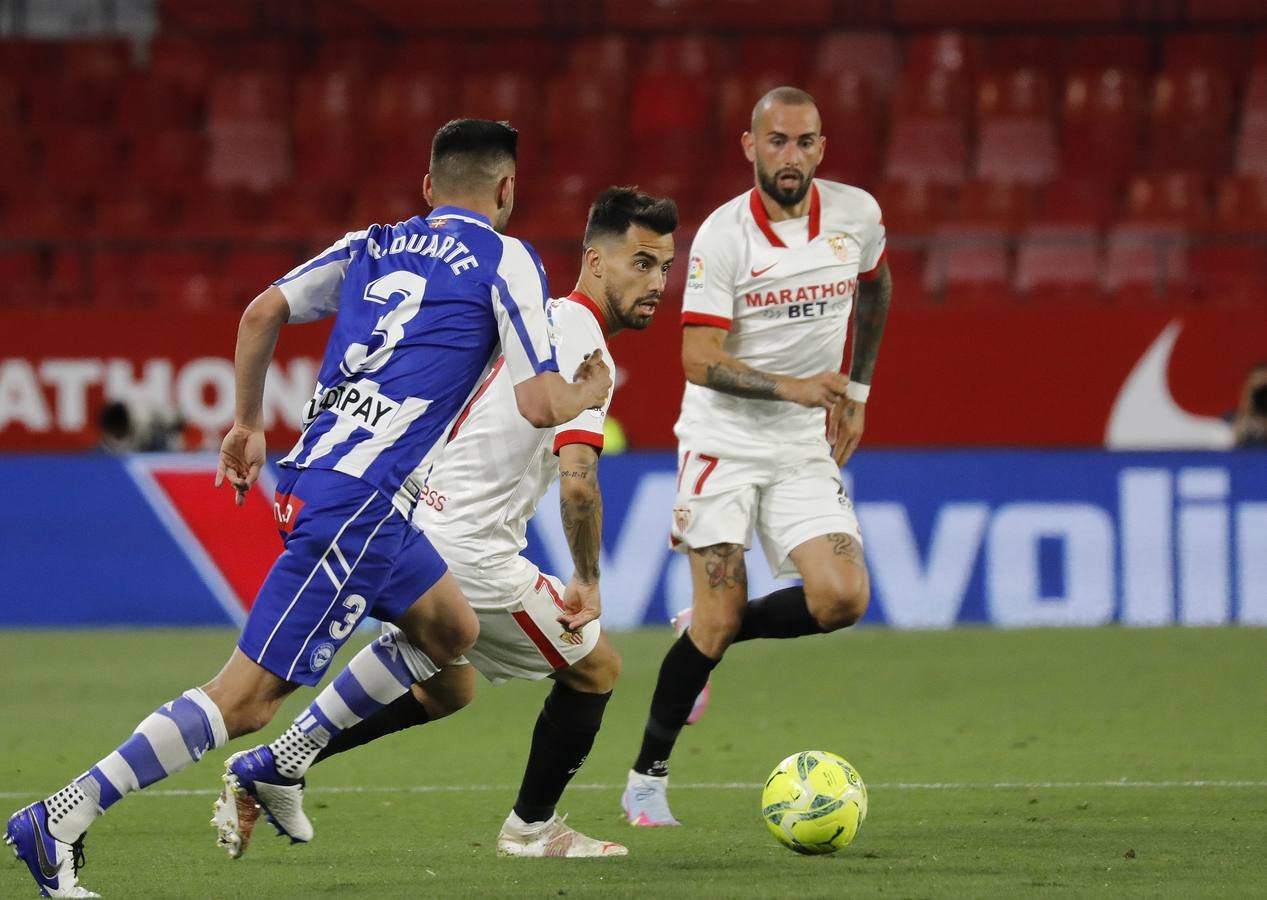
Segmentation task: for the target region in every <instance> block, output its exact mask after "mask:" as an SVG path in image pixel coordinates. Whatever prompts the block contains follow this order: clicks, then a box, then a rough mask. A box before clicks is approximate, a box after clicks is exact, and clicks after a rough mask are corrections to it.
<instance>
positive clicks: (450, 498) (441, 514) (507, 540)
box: [414, 292, 615, 605]
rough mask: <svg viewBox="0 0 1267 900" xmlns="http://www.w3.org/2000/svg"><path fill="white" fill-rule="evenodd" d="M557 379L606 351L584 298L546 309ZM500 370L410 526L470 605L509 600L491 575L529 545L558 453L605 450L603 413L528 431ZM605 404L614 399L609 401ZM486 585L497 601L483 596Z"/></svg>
mask: <svg viewBox="0 0 1267 900" xmlns="http://www.w3.org/2000/svg"><path fill="white" fill-rule="evenodd" d="M546 312H547V315H548V317H549V322H550V340H551V343H552V344H553V347H554V352H555V355H556V359H557V360H558V363H559V372H560V373H561V374H562V375H563V377H564V378H568V379H570V378H571V377H572V375H573V373H574V372H575V371H576V368H577V366H579V365H580V364H581V360H582V359H583V358H584V356H585V354H587V353H591V352H593V351H594V350H601V351H603V356H604V358H605V359H606V360H607V364H608V366H610V367H611V368H612V369H613V371H614V369H615V364H614V363H613V362H612V360H611V359H610V357H609V355H608V352H607V343H606V340H605V337H604V333H603V330H604V329H603V319H602V313H601V312H600V311H599V309H598V307H597V306H595V305H594V302H593V301H592V300H590V298H589V297H586V296H585V295H584V294H581V293H577V292H573V293H572V294H570V295H569V296H568V297H565V298H563V299H559V300H551V301H550V302H549V303H548V304H547V306H546ZM504 370H505V367H504V366H502V365H500V364H498V365H496V366H494V368H493V371H492V373H491V374H490V375H489V376H488V378H487V379H486V380H485V381H484V383H483V385H481V386H480V388H479V390H478V391H477V392H476V394H475V396H474V397H473V398H472V399H471V402H470V404H469V405H468V406H467V407H466V409H465V410H463V411H462V414H461V415H460V416H459V417H458V420H457V422H456V423H455V424H454V426H453V431H452V432H451V433H450V437H449V443H448V444H447V445H446V446H445V448H444V451H443V452H442V453H441V454H440V458H439V459H438V460H437V461H436V463H435V465H434V466H432V468H431V473H430V475H429V476H428V478H427V486H426V489H425V491H424V493H423V497H422V500H421V502H419V504H418V506H417V508H416V509H415V511H414V523H415V524H416V525H417V526H418V527H419V528H421V529H422V531H423V533H425V534H426V535H427V537H428V538H429V539H430V540H431V543H432V544H434V545H435V548H436V550H438V551H439V552H440V555H441V556H442V557H444V560H445V562H447V563H448V564H449V566H450V568H452V569H453V571H454V575H455V576H456V577H457V578H458V579H459V582H460V583H461V584H462V589H463V592H464V593H466V594H467V595H468V596H467V599H468V600H469V601H471V603H472V604H475V605H480V604H481V603H494V602H496V601H499V600H504V599H505V598H504V597H503V596H501V595H500V592H498V591H497V585H496V584H493V583H492V581H493V579H491V578H481V574H491V573H494V572H496V571H497V570H498V569H500V568H503V567H505V566H506V565H508V564H511V563H513V562H514V558H515V557H517V556H518V555H519V553H520V551H522V550H523V548H524V547H525V546H526V544H527V532H528V520H529V519H530V518H531V517H532V514H533V513H534V512H535V511H536V508H537V504H538V503H539V502H540V501H541V497H542V495H544V494H545V492H546V489H547V488H548V487H549V486H550V482H551V481H553V480H554V478H555V477H556V476H557V475H558V474H559V464H558V460H557V458H556V454H557V453H558V452H559V449H560V448H561V447H563V446H565V445H567V444H577V443H580V444H589V445H590V446H592V447H595V448H597V449H598V450H602V449H603V422H604V420H605V419H606V417H607V406H606V405H604V406H603V408H602V409H601V410H597V409H587V410H585V411H584V412H582V413H581V414H580V415H579V416H577V417H576V418H575V419H573V420H572V421H571V422H567V423H565V424H563V425H560V426H558V427H557V428H534V427H533V426H532V425H531V424H529V423H528V421H527V420H526V419H525V418H524V417H523V416H521V415H520V414H519V408H518V406H517V405H516V404H515V392H514V387H513V385H512V384H511V380H510V379H509V378H508V377H506V373H505V371H504ZM607 402H608V403H610V402H611V397H610V396H609V397H608V401H607ZM485 583H487V585H488V587H489V588H490V590H491V591H493V592H494V593H496V594H497V595H496V596H488V597H483V596H480V595H479V589H480V586H481V584H485Z"/></svg>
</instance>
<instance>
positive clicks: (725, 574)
mask: <svg viewBox="0 0 1267 900" xmlns="http://www.w3.org/2000/svg"><path fill="white" fill-rule="evenodd" d="M691 554H692V555H693V556H696V557H699V558H700V559H702V560H703V561H704V572H705V573H706V574H707V576H708V586H709V587H710V588H712V589H713V590H715V591H717V590H726V589H729V588H738V589H739V590H741V591H742V592H743V593H744V594H745V595H746V594H747V593H748V569H747V566H745V565H744V561H743V545H742V544H713V545H712V546H711V547H700V548H698V549H692V550H691Z"/></svg>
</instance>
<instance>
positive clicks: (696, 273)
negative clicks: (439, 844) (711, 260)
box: [686, 256, 704, 291]
mask: <svg viewBox="0 0 1267 900" xmlns="http://www.w3.org/2000/svg"><path fill="white" fill-rule="evenodd" d="M686 289H687V290H688V291H702V290H704V257H702V256H692V257H691V262H690V264H689V265H688V266H687V268H686Z"/></svg>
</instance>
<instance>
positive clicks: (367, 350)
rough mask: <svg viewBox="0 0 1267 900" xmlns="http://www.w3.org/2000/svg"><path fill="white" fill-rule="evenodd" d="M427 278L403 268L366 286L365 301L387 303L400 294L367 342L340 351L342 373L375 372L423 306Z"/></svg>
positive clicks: (382, 364)
mask: <svg viewBox="0 0 1267 900" xmlns="http://www.w3.org/2000/svg"><path fill="white" fill-rule="evenodd" d="M426 290H427V279H425V278H423V277H422V276H421V275H418V274H416V273H414V272H406V271H405V270H403V269H400V270H397V271H395V272H389V273H387V274H386V275H384V276H383V277H382V278H376V279H374V280H373V281H371V282H370V283H369V284H367V285H366V286H365V302H367V303H378V304H380V305H386V304H388V303H390V302H391V300H392V298H393V297H395V296H397V295H400V299H399V300H398V302H397V303H396V305H395V306H394V307H392V308H391V309H389V310H388V311H387V312H385V313H383V314H382V315H381V316H380V317H379V319H378V323H377V324H376V325H375V326H374V334H373V336H371V337H370V341H369V343H368V344H351V345H349V347H348V349H347V352H346V353H344V354H343V365H342V368H343V374H344V375H345V376H347V377H348V378H351V377H352V376H353V375H364V374H368V373H370V372H377V371H378V370H379V369H381V368H382V367H383V366H384V365H386V364H387V360H389V359H390V358H391V355H392V353H393V352H394V351H395V349H396V345H397V344H399V343H400V341H401V339H402V338H403V337H404V336H405V326H406V325H407V324H409V321H410V320H411V319H413V317H414V316H416V315H418V310H419V309H421V308H422V295H423V294H424V293H425V292H426Z"/></svg>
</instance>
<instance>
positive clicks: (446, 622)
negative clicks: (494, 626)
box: [406, 604, 480, 666]
mask: <svg viewBox="0 0 1267 900" xmlns="http://www.w3.org/2000/svg"><path fill="white" fill-rule="evenodd" d="M479 636H480V620H479V617H478V616H476V615H475V610H473V609H471V608H470V607H469V606H466V605H465V604H464V605H463V606H462V607H460V608H459V611H457V612H455V613H454V614H453V615H449V616H445V617H444V618H443V619H437V620H435V621H433V622H431V623H430V624H429V626H428V627H427V628H426V629H425V631H424V632H423V633H422V634H420V635H406V637H408V639H409V641H410V642H411V643H413V644H414V645H415V646H419V647H422V648H423V649H424V650H425V651H426V653H427V655H428V656H430V657H431V659H432V661H433V662H434V663H435V664H436V665H438V666H447V665H449V664H450V663H452V662H453V661H454V660H456V659H457V658H458V657H459V656H462V655H463V654H464V653H466V651H468V650H470V649H471V648H472V647H474V646H475V641H476V639H477V638H479Z"/></svg>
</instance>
